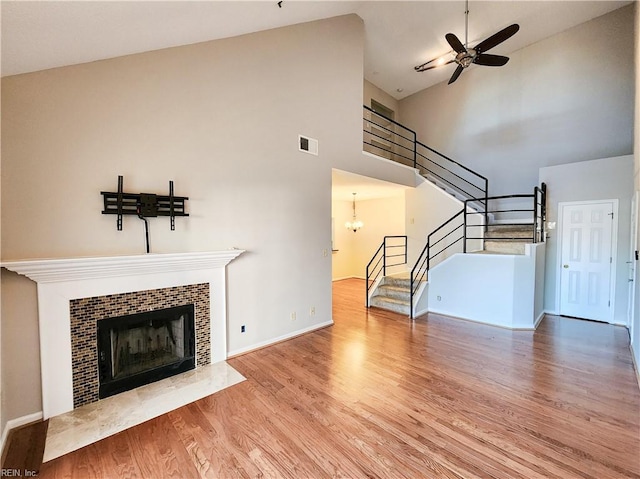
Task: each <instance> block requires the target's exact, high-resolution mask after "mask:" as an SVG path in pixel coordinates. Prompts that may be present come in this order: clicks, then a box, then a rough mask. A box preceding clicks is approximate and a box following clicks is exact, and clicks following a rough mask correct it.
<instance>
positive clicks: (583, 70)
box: [400, 5, 634, 195]
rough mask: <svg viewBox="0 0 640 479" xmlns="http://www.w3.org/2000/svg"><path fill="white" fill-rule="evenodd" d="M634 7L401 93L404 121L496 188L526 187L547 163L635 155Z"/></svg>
mask: <svg viewBox="0 0 640 479" xmlns="http://www.w3.org/2000/svg"><path fill="white" fill-rule="evenodd" d="M633 8H634V5H629V6H627V7H623V8H621V9H619V10H616V11H614V12H612V13H610V14H607V15H604V16H602V17H599V18H596V19H594V20H592V21H589V22H586V23H584V24H581V25H578V26H576V27H574V28H571V29H569V30H566V31H564V32H562V33H559V34H557V35H554V36H552V37H550V38H547V39H545V40H542V41H540V42H537V43H534V44H532V45H529V46H527V47H525V48H523V49H521V50H518V51H516V52H513V53H512V54H510V55H509V57H510V61H509V63H507V64H506V65H505V66H504V67H501V68H486V67H482V66H477V65H473V66H471V67H470V68H469V69H468V70H467V71H465V72H464V73H463V74H462V75H461V77H460V78H459V79H458V80H457V81H456V82H455V83H453V84H451V85H447V84H446V82H443V83H440V84H438V85H435V86H433V87H431V88H427V89H425V90H422V91H421V92H418V93H416V94H414V95H411V96H409V97H407V98H405V99H403V100H402V101H401V102H400V109H401V113H402V120H403V123H405V124H406V125H407V126H409V127H410V128H412V129H414V130H416V131H417V134H418V138H419V139H420V140H421V141H422V142H423V143H426V144H427V145H429V146H431V147H432V148H435V149H436V150H438V151H441V152H443V153H444V154H446V155H447V156H449V157H451V158H453V159H455V160H457V161H459V162H461V163H463V164H464V165H466V166H468V167H470V168H472V169H474V170H476V171H477V172H478V173H480V174H482V175H484V176H486V177H488V178H489V189H490V194H493V195H501V194H514V193H527V194H528V193H529V192H530V191H531V190H532V189H533V187H534V186H535V185H536V183H537V180H538V170H539V168H541V167H544V166H552V165H559V164H565V163H572V162H576V161H584V160H592V159H597V158H608V157H614V156H621V155H628V154H631V153H632V148H633V127H632V125H633V100H634V69H633V23H634V22H633V17H634V15H633ZM496 53H500V52H499V48H496ZM447 68H451V71H453V66H449V67H447ZM428 73H429V72H426V73H423V75H426V74H428Z"/></svg>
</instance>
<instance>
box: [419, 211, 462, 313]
mask: <svg viewBox="0 0 640 479" xmlns="http://www.w3.org/2000/svg"><path fill="white" fill-rule="evenodd" d="M463 213H464V210H460V211H458V212H457V213H456V214H455V215H453V216H452V217H451V218H449V219H448V220H447V221H445V222H444V223H442V224H441V225H440V226H438V227H437V228H436V229H435V230H433V231H432V232H431V233H430V234H429V236H427V243H426V244H425V245H424V248H423V249H422V252H421V253H420V255H419V256H418V259H417V260H416V262H415V265H414V267H413V269H412V270H411V283H410V292H409V304H410V311H411V313H410V317H411V319H413V316H414V314H413V312H414V309H415V308H414V298H415V296H416V294H417V293H418V290H419V289H420V285H421V284H422V282H423V281H426V280H427V275H428V273H429V269H430V268H431V267H433V266H434V262H435V261H436V260H437V261H438V263H439V262H440V261H442V260H443V259H444V258H445V257H446V256H448V254H449V253H451V249H450V248H453V247H454V246H455V245H456V244H459V243H460V241H462V240H463V239H464V222H463V218H464V214H463Z"/></svg>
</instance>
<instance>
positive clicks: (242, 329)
mask: <svg viewBox="0 0 640 479" xmlns="http://www.w3.org/2000/svg"><path fill="white" fill-rule="evenodd" d="M245 331H246V328H245V326H244V324H243V325H242V326H240V332H241V333H244V332H245Z"/></svg>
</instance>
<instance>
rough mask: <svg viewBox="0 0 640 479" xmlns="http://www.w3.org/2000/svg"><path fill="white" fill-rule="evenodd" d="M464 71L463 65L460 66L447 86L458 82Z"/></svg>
mask: <svg viewBox="0 0 640 479" xmlns="http://www.w3.org/2000/svg"><path fill="white" fill-rule="evenodd" d="M462 70H464V68H463V67H462V65H458V68H456V71H454V72H453V75H451V78H450V79H449V83H447V85H451V84H452V83H453V82H454V81H456V80H457V79H458V77H459V76H460V74H461V73H462Z"/></svg>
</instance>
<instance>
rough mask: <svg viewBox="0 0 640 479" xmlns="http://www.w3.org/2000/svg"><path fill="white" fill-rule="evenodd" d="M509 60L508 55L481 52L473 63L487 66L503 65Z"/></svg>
mask: <svg viewBox="0 0 640 479" xmlns="http://www.w3.org/2000/svg"><path fill="white" fill-rule="evenodd" d="M508 61H509V58H508V57H503V56H502V55H489V54H488V53H481V54H479V55H476V57H475V58H474V60H473V63H475V64H477V65H484V66H487V67H501V66H502V65H505V64H506V63H507V62H508Z"/></svg>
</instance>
